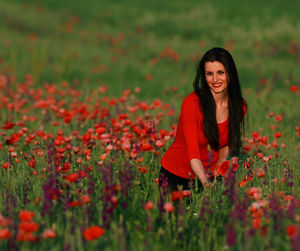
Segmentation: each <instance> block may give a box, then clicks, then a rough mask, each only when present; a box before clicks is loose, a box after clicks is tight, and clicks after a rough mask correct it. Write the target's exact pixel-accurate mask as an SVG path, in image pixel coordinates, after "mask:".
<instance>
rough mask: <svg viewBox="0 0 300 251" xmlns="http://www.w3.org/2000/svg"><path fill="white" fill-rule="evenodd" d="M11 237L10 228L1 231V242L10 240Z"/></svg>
mask: <svg viewBox="0 0 300 251" xmlns="http://www.w3.org/2000/svg"><path fill="white" fill-rule="evenodd" d="M10 236H11V234H10V231H9V229H8V228H3V229H0V240H3V239H9V238H10Z"/></svg>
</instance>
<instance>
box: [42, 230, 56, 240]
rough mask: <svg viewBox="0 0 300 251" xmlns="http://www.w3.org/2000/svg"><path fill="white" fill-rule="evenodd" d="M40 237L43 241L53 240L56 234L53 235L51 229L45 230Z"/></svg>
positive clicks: (53, 232)
mask: <svg viewBox="0 0 300 251" xmlns="http://www.w3.org/2000/svg"><path fill="white" fill-rule="evenodd" d="M42 237H43V239H49V238H55V237H56V233H55V231H54V230H53V229H46V230H44V232H43V233H42Z"/></svg>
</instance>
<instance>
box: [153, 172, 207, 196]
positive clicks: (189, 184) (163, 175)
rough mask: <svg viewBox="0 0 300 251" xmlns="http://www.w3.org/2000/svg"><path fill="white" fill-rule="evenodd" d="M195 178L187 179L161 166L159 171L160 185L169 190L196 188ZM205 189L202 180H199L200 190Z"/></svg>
mask: <svg viewBox="0 0 300 251" xmlns="http://www.w3.org/2000/svg"><path fill="white" fill-rule="evenodd" d="M195 182H196V181H195V179H185V178H182V177H179V176H177V175H175V174H173V173H170V172H169V171H167V170H166V169H165V168H163V167H161V169H160V173H159V186H160V187H161V188H162V189H163V190H168V192H172V191H178V190H192V189H193V190H195ZM201 190H203V186H202V184H201V182H198V191H201Z"/></svg>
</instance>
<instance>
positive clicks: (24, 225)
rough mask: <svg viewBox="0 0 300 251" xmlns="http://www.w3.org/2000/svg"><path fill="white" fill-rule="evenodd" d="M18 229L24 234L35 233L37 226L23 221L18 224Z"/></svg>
mask: <svg viewBox="0 0 300 251" xmlns="http://www.w3.org/2000/svg"><path fill="white" fill-rule="evenodd" d="M19 229H20V230H22V231H24V232H36V231H38V229H39V225H38V224H37V223H35V222H28V221H23V222H21V223H20V224H19Z"/></svg>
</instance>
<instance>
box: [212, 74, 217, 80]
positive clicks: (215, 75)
mask: <svg viewBox="0 0 300 251" xmlns="http://www.w3.org/2000/svg"><path fill="white" fill-rule="evenodd" d="M217 80H218V75H217V74H213V81H214V82H217Z"/></svg>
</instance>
